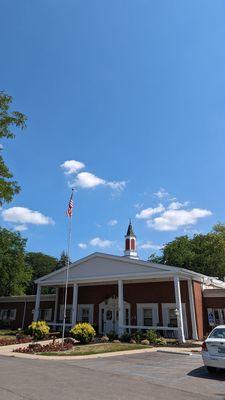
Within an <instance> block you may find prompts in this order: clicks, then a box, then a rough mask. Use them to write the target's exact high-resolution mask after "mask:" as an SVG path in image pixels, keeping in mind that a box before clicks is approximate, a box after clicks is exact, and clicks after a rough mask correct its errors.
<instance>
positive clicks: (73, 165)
mask: <svg viewBox="0 0 225 400" xmlns="http://www.w3.org/2000/svg"><path fill="white" fill-rule="evenodd" d="M60 167H61V168H62V169H63V170H64V173H65V175H71V174H76V173H77V172H78V171H80V170H81V169H83V168H84V167H85V165H84V163H82V162H80V161H76V160H68V161H65V162H64V163H63V164H61V165H60Z"/></svg>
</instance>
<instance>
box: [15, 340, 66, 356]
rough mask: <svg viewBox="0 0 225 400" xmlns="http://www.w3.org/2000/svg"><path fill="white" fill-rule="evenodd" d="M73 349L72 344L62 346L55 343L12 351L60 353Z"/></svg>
mask: <svg viewBox="0 0 225 400" xmlns="http://www.w3.org/2000/svg"><path fill="white" fill-rule="evenodd" d="M72 349H73V344H72V343H64V344H63V346H62V342H55V343H49V344H45V345H42V344H40V343H32V344H29V346H27V347H19V348H18V349H14V350H13V351H14V352H15V353H27V354H34V353H49V352H61V351H68V350H72Z"/></svg>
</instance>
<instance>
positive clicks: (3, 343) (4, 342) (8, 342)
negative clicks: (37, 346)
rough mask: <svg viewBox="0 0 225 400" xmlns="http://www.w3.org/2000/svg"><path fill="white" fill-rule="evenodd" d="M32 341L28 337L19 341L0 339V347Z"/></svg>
mask: <svg viewBox="0 0 225 400" xmlns="http://www.w3.org/2000/svg"><path fill="white" fill-rule="evenodd" d="M31 341H32V338H31V337H30V336H26V337H24V338H20V339H16V338H15V339H10V338H2V339H0V346H9V345H11V344H20V343H21V344H22V343H29V342H31Z"/></svg>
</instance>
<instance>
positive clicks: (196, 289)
mask: <svg viewBox="0 0 225 400" xmlns="http://www.w3.org/2000/svg"><path fill="white" fill-rule="evenodd" d="M193 295H194V302H195V315H196V324H197V330H198V337H199V339H202V338H203V335H204V329H203V297H202V287H201V283H200V282H193Z"/></svg>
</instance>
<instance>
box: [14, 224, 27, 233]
mask: <svg viewBox="0 0 225 400" xmlns="http://www.w3.org/2000/svg"><path fill="white" fill-rule="evenodd" d="M27 229H28V228H27V225H25V224H21V225H16V226H15V227H14V231H17V232H24V231H26V230H27Z"/></svg>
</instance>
